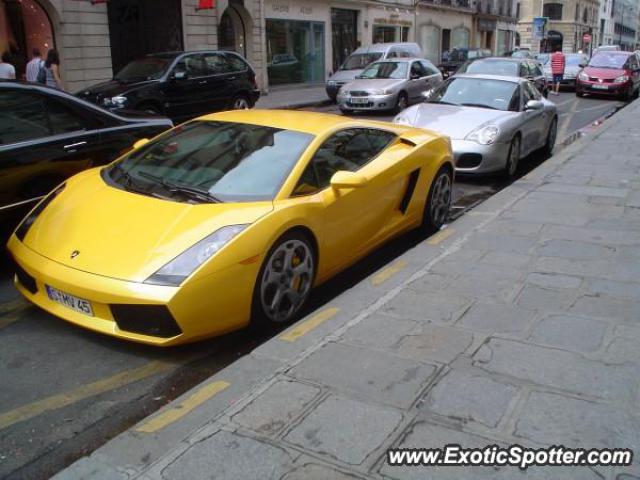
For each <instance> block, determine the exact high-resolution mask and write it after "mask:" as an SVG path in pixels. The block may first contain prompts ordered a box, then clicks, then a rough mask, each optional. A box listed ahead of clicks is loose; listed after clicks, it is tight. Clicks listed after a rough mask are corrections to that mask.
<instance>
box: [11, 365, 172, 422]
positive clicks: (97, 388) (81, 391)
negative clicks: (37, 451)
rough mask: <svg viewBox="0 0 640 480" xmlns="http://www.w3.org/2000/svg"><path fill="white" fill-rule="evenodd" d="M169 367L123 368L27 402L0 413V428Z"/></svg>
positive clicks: (135, 380) (169, 366)
mask: <svg viewBox="0 0 640 480" xmlns="http://www.w3.org/2000/svg"><path fill="white" fill-rule="evenodd" d="M171 368H175V367H174V365H173V364H171V363H165V362H150V363H147V364H146V365H143V366H142V367H139V368H135V369H133V370H125V371H124V372H120V373H117V374H115V375H113V376H111V377H108V378H104V379H102V380H98V381H97V382H93V383H89V384H87V385H82V386H80V387H78V388H76V389H74V390H71V391H69V392H65V393H60V394H58V395H53V396H51V397H47V398H43V399H42V400H37V401H35V402H33V403H29V404H27V405H23V406H21V407H18V408H15V409H13V410H10V411H8V412H5V413H3V414H0V429H3V428H7V427H9V426H11V425H13V424H14V423H18V422H22V421H24V420H28V419H30V418H33V417H36V416H38V415H40V414H42V413H44V412H47V411H50V410H56V409H58V408H61V407H65V406H67V405H71V404H73V403H76V402H78V401H80V400H84V399H85V398H89V397H93V396H95V395H98V394H100V393H104V392H108V391H109V390H114V389H116V388H119V387H122V386H124V385H128V384H130V383H134V382H137V381H139V380H142V379H144V378H147V377H151V376H152V375H155V374H157V373H160V372H163V371H165V370H169V369H171Z"/></svg>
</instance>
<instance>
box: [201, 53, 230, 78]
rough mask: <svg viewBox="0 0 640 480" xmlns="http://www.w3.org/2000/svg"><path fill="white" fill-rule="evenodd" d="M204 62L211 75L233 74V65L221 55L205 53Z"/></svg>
mask: <svg viewBox="0 0 640 480" xmlns="http://www.w3.org/2000/svg"><path fill="white" fill-rule="evenodd" d="M204 61H205V64H206V66H207V73H208V74H209V75H220V74H223V73H229V72H231V65H230V63H229V62H228V61H227V58H226V57H225V56H224V55H222V54H220V53H205V54H204Z"/></svg>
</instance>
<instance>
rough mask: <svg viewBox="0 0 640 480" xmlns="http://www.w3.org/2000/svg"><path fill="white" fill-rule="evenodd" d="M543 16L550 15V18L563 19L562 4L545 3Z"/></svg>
mask: <svg viewBox="0 0 640 480" xmlns="http://www.w3.org/2000/svg"><path fill="white" fill-rule="evenodd" d="M542 16H543V17H549V20H562V4H561V3H545V5H544V7H543V9H542Z"/></svg>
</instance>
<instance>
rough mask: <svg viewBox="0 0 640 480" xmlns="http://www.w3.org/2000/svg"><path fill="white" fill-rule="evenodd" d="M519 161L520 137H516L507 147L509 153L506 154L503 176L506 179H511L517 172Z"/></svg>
mask: <svg viewBox="0 0 640 480" xmlns="http://www.w3.org/2000/svg"><path fill="white" fill-rule="evenodd" d="M519 161H520V137H519V136H518V135H516V136H515V137H513V139H512V140H511V145H509V153H507V162H506V164H505V166H504V171H503V174H504V176H505V177H507V178H513V177H514V176H515V174H516V172H517V171H518V163H519Z"/></svg>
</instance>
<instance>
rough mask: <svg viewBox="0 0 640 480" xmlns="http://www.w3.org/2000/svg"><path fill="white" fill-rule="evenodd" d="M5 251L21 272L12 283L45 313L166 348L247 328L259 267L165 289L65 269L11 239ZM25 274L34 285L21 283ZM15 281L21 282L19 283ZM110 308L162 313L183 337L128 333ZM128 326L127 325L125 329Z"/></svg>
mask: <svg viewBox="0 0 640 480" xmlns="http://www.w3.org/2000/svg"><path fill="white" fill-rule="evenodd" d="M7 247H8V249H9V252H10V253H11V256H12V257H13V260H14V261H15V263H17V265H18V268H19V269H21V270H22V272H21V275H17V276H16V278H15V280H14V283H15V285H16V288H17V289H18V290H19V291H20V293H21V294H22V295H23V296H24V297H25V298H26V299H27V300H29V301H31V302H32V303H34V304H36V305H37V306H39V307H40V308H42V309H43V310H46V311H47V312H49V313H51V314H53V315H55V316H57V317H60V318H62V319H63V320H66V321H68V322H71V323H73V324H75V325H78V326H80V327H83V328H86V329H88V330H93V331H95V332H99V333H103V334H106V335H110V336H114V337H118V338H121V339H124V340H129V341H133V342H138V343H145V344H149V345H156V346H163V347H164V346H171V345H177V344H181V343H187V342H192V341H195V340H199V339H202V338H206V337H211V336H216V335H221V334H223V333H227V332H230V331H232V330H235V329H238V328H241V327H243V326H245V325H247V324H248V323H249V319H250V316H251V297H252V294H253V285H254V283H255V279H256V276H257V270H258V268H259V264H258V263H256V264H250V265H241V264H236V265H234V266H233V267H231V268H229V269H227V270H224V271H221V272H218V273H216V274H213V275H210V276H208V277H205V278H203V279H200V280H198V281H193V282H190V281H187V282H186V283H185V284H184V285H183V286H181V287H167V286H158V285H148V284H144V283H136V282H128V281H124V280H118V279H114V278H109V277H104V276H101V275H96V274H92V273H87V272H83V271H80V270H76V269H73V268H70V267H67V266H65V265H62V264H60V263H58V262H55V261H53V260H50V259H48V258H46V257H43V256H42V255H40V254H38V253H36V252H34V251H33V250H31V249H30V248H29V247H27V246H26V245H24V244H23V243H22V242H20V240H18V239H17V237H16V236H15V235H12V236H11V238H10V239H9V243H8V244H7ZM25 273H26V274H27V275H28V277H30V278H31V279H32V280H33V284H31V285H29V284H28V283H29V282H24V274H25ZM19 277H23V282H21V281H20V280H19ZM28 277H27V279H28ZM23 283H27V285H25V284H23ZM45 285H49V286H51V287H53V288H55V289H58V290H60V291H62V292H65V293H67V294H70V295H73V296H76V297H79V298H81V299H85V300H88V301H89V302H91V306H92V309H93V313H94V316H89V315H86V314H83V313H80V312H77V311H75V310H72V309H70V308H68V307H66V306H63V305H61V304H59V303H57V302H54V301H53V300H51V299H49V297H48V295H47V293H46V287H45ZM34 286H35V288H34ZM34 290H35V291H34ZM114 305H115V306H125V307H126V306H129V307H131V306H132V307H133V309H132V310H135V309H136V308H137V307H139V306H156V307H157V306H163V307H166V309H168V311H169V313H170V316H171V317H172V319H173V320H174V321H175V323H176V325H177V327H178V330H177V331H178V332H181V333H179V334H177V335H175V336H171V337H166V336H165V337H161V336H156V335H149V334H141V333H136V332H132V331H127V330H125V329H123V328H121V327H120V326H119V325H118V323H117V322H116V319H115V318H114V310H115V311H117V309H114V308H112V307H113V306H114ZM130 320H131V319H128V320H127V322H128V324H130V323H131V322H130ZM134 320H135V322H137V324H141V323H144V321H145V319H141V318H138V319H134ZM152 321H153V320H152V319H149V322H152ZM127 322H125V323H127ZM151 327H153V326H151ZM150 330H153V328H150Z"/></svg>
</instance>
